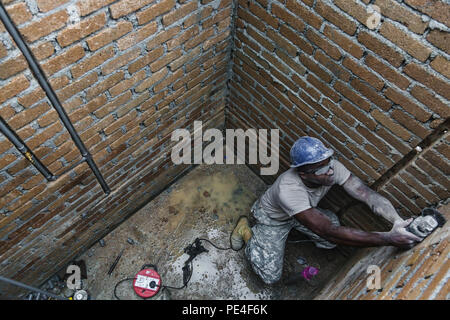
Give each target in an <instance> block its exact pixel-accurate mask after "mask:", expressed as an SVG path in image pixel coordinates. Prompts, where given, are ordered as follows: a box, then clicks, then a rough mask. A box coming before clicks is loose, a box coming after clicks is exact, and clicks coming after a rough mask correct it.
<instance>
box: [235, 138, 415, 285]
mask: <svg viewBox="0 0 450 320" xmlns="http://www.w3.org/2000/svg"><path fill="white" fill-rule="evenodd" d="M333 153H334V151H333V150H332V149H329V148H326V147H325V146H324V145H323V143H322V142H321V141H320V140H319V139H316V138H313V137H302V138H300V139H298V140H297V141H296V142H295V143H294V145H293V146H292V148H291V152H290V156H291V168H290V169H289V170H287V171H286V172H284V173H283V174H281V175H280V176H279V177H278V179H277V180H276V181H275V182H274V184H273V185H272V186H271V187H270V188H269V189H268V190H267V191H266V192H265V193H264V194H263V195H262V196H261V198H260V199H258V200H257V201H256V202H255V204H254V205H253V207H252V213H253V215H254V217H255V218H256V221H257V222H256V224H255V225H254V226H253V227H252V228H250V226H249V224H248V219H247V218H246V217H241V218H240V219H239V221H238V223H237V225H236V227H235V229H234V230H233V233H232V236H231V246H232V248H233V249H234V250H239V249H241V248H242V247H243V245H245V244H246V248H245V254H246V257H247V259H248V260H249V261H250V263H251V265H252V267H253V269H254V271H255V272H256V273H257V274H258V275H259V276H260V277H261V279H262V280H263V281H264V282H265V283H267V284H271V283H274V282H276V281H278V280H280V278H281V273H282V268H283V257H284V249H285V243H286V239H287V236H288V234H289V232H290V230H291V229H292V228H294V229H296V230H298V231H300V232H302V233H304V234H306V235H308V236H309V237H310V238H311V239H312V241H314V243H315V245H316V246H317V247H319V248H324V249H332V248H334V247H335V246H336V244H343V245H349V246H359V247H373V246H396V247H400V248H410V247H412V246H414V245H415V244H416V243H417V242H419V241H421V240H422V239H421V238H419V237H417V236H415V235H414V234H412V233H410V232H408V231H406V229H405V227H406V226H407V225H408V224H409V223H410V222H411V220H412V219H410V220H407V221H404V220H403V219H402V218H401V217H400V216H399V215H398V214H397V212H396V210H395V209H394V207H393V206H392V204H391V203H390V201H389V200H387V199H386V198H385V197H383V196H381V195H380V194H378V193H377V192H375V191H373V190H372V189H370V188H369V187H367V186H366V185H365V184H364V183H363V182H362V181H361V180H360V179H359V178H357V177H356V176H354V175H352V174H351V173H350V171H348V170H347V169H346V168H345V167H344V165H343V164H342V163H341V162H339V161H337V160H335V159H333V158H332V155H333ZM334 184H339V185H341V186H342V187H343V188H344V189H345V190H346V192H347V193H349V194H350V195H351V196H352V197H353V198H355V199H357V200H360V201H362V202H364V203H366V204H367V205H368V206H369V207H370V208H371V210H372V211H373V212H374V213H375V214H378V215H380V216H382V217H384V218H386V219H387V220H388V221H390V222H391V223H392V224H393V228H392V230H391V231H389V232H365V231H362V230H357V229H353V228H347V227H343V226H340V224H339V219H338V218H337V216H336V215H335V214H334V213H333V212H331V211H329V210H322V209H320V208H318V207H317V204H318V203H319V201H320V200H321V199H322V198H323V197H324V196H325V194H326V193H327V192H328V190H329V189H330V188H331V186H332V185H334Z"/></svg>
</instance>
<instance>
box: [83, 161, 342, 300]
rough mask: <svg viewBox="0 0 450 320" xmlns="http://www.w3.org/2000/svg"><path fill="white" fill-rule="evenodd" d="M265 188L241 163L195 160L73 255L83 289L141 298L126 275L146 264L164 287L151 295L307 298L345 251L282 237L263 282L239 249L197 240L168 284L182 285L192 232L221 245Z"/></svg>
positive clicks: (179, 277) (179, 278) (178, 281)
mask: <svg viewBox="0 0 450 320" xmlns="http://www.w3.org/2000/svg"><path fill="white" fill-rule="evenodd" d="M266 188H267V185H265V183H264V182H263V181H262V180H261V179H260V178H259V177H258V176H257V175H255V174H254V173H253V172H252V171H251V170H250V169H249V168H248V167H247V166H245V165H208V166H206V165H201V166H197V167H196V168H194V169H193V170H192V171H191V172H189V173H188V174H187V175H185V176H184V177H182V178H181V179H179V180H178V181H177V182H176V183H174V184H173V185H172V186H170V187H169V188H167V189H166V190H165V191H164V192H162V193H161V194H160V195H158V196H157V197H156V198H155V199H153V200H152V201H150V202H149V203H148V204H147V205H146V206H144V207H143V208H142V209H140V210H139V211H138V212H136V213H135V214H133V215H132V216H131V217H129V218H128V219H127V220H126V221H124V222H123V223H122V224H121V225H119V226H118V227H117V228H116V229H115V230H113V231H112V232H110V233H109V234H108V235H107V236H105V237H104V239H102V240H101V241H99V242H97V243H96V244H94V245H93V246H92V247H91V248H90V249H88V250H87V251H86V252H84V253H83V254H82V255H81V256H80V257H78V259H79V260H83V261H85V263H86V267H87V273H88V276H87V279H86V280H84V282H83V288H87V290H88V292H89V295H90V297H91V298H92V299H96V300H110V299H117V298H119V299H133V300H135V299H142V298H141V297H139V296H138V295H137V294H136V293H135V292H134V290H133V279H134V278H135V277H136V274H137V273H138V272H139V271H140V270H141V269H142V266H144V265H148V264H152V265H155V266H156V267H157V269H158V274H159V275H160V276H161V286H163V287H164V286H168V287H169V288H166V289H164V290H159V292H158V294H157V295H156V296H155V297H153V298H152V299H188V300H189V299H195V300H200V299H223V300H229V299H236V300H244V299H310V298H313V296H314V293H316V292H317V291H318V290H319V289H320V287H321V286H322V285H323V284H325V283H326V281H327V280H328V278H329V277H330V276H331V275H332V274H333V273H334V272H335V271H336V270H337V269H338V268H339V266H340V264H341V263H342V262H343V261H345V257H343V256H342V254H340V253H339V252H338V251H337V250H323V249H318V248H316V247H315V246H314V245H313V244H311V243H302V242H300V243H287V245H286V254H285V262H284V270H283V273H284V275H283V279H282V281H280V282H279V283H277V284H275V285H271V286H269V285H266V284H264V283H263V282H262V281H261V280H260V279H259V278H258V277H257V276H256V275H255V274H254V273H253V271H252V269H251V267H250V265H249V264H248V262H247V260H246V259H245V256H244V250H241V251H238V252H235V251H233V250H219V249H217V248H215V247H214V246H213V245H211V244H210V243H208V242H207V241H202V242H201V244H202V246H204V248H205V249H206V250H207V251H206V252H201V253H199V254H198V255H196V256H195V258H194V259H193V260H192V264H191V266H192V270H191V271H192V273H191V274H190V277H189V282H188V284H187V285H186V286H185V287H184V288H182V289H179V290H176V289H172V288H180V287H182V286H183V284H184V283H185V281H184V280H185V279H184V277H186V273H183V267H184V266H185V262H186V260H187V259H189V257H190V256H189V254H187V253H186V252H185V248H186V247H187V246H188V245H189V244H192V243H193V242H194V240H195V239H196V238H200V239H207V240H209V241H211V242H212V243H213V244H214V245H215V246H217V247H220V248H229V247H230V243H229V237H230V233H231V231H232V229H233V227H234V224H235V223H236V221H237V219H238V218H239V216H241V215H243V214H244V215H250V208H251V206H252V204H253V203H254V201H255V200H256V199H257V198H258V197H259V196H260V195H262V193H263V192H264V191H265V190H266ZM293 232H294V231H293ZM293 237H294V238H295V239H298V238H299V237H302V235H300V234H293V235H292V236H291V235H290V236H289V237H288V240H293V239H292V238H293ZM120 253H122V255H121V256H120V259H119V262H118V263H116V264H115V266H114V269H113V271H112V272H111V274H110V275H108V271H109V270H110V268H111V266H112V265H113V264H114V262H115V260H117V257H119V255H120ZM330 256H332V259H331V260H329V259H330V258H329V257H330ZM299 257H301V258H302V259H303V260H301V261H302V262H304V263H303V264H301V263H300V261H299ZM307 266H310V267H312V268H316V269H314V270H316V271H319V272H318V274H316V275H314V276H311V279H310V280H306V279H305V277H304V275H303V273H302V272H303V271H304V270H305V267H307ZM311 270H313V269H311ZM311 270H310V271H311ZM314 272H315V271H314ZM292 275H294V276H292ZM296 276H298V277H296ZM153 285H154V284H153ZM116 296H117V298H116Z"/></svg>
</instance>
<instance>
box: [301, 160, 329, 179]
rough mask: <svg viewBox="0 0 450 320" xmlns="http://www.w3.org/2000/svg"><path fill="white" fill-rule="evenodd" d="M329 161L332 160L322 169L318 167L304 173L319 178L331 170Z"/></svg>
mask: <svg viewBox="0 0 450 320" xmlns="http://www.w3.org/2000/svg"><path fill="white" fill-rule="evenodd" d="M331 160H332V159H330V161H329V162H328V163H327V164H326V165H324V166H322V167H319V168H316V169H312V170H307V171H304V173H307V174H315V175H316V176H320V175H322V174H325V173H327V172H328V171H330V169H333V167H332V163H331Z"/></svg>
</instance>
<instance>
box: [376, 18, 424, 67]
mask: <svg viewBox="0 0 450 320" xmlns="http://www.w3.org/2000/svg"><path fill="white" fill-rule="evenodd" d="M380 33H381V34H382V35H383V36H384V37H385V38H387V39H389V40H391V41H392V42H393V43H395V44H397V45H398V46H399V47H400V48H402V49H403V50H405V51H406V52H408V53H409V54H410V55H412V56H413V57H414V58H416V59H418V60H420V61H422V62H425V60H427V59H428V57H429V56H430V54H431V48H430V47H428V46H426V45H424V44H423V43H421V42H420V41H418V40H416V39H414V38H413V37H411V36H410V35H408V33H406V32H404V31H402V30H400V29H399V28H397V27H396V26H395V25H394V24H392V23H390V22H387V21H385V22H383V24H382V25H381V28H380Z"/></svg>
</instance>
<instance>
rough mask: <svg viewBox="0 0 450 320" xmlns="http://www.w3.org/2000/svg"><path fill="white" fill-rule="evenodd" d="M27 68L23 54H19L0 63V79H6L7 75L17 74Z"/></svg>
mask: <svg viewBox="0 0 450 320" xmlns="http://www.w3.org/2000/svg"><path fill="white" fill-rule="evenodd" d="M27 68H28V63H27V61H26V60H25V58H24V57H23V55H19V56H18V57H15V58H12V59H9V60H7V61H5V62H3V63H2V64H0V79H3V80H6V79H8V78H9V77H11V76H13V75H16V74H18V73H19V72H21V71H23V70H25V69H27Z"/></svg>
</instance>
